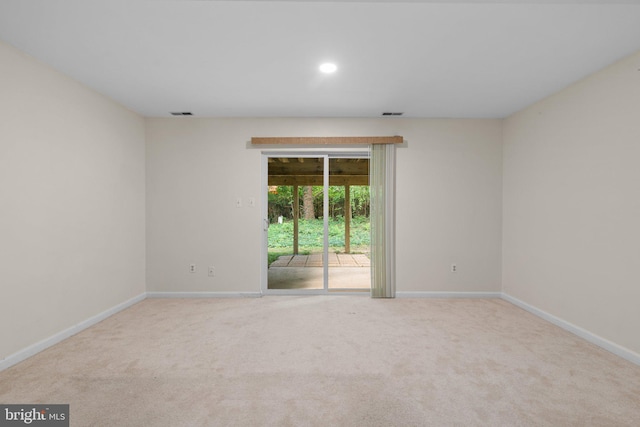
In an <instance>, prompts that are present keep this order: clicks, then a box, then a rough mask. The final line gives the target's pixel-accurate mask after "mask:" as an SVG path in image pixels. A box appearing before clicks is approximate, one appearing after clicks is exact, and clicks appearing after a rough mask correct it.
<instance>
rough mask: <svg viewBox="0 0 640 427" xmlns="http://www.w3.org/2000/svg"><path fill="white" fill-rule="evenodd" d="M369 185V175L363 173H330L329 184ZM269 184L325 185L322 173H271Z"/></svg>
mask: <svg viewBox="0 0 640 427" xmlns="http://www.w3.org/2000/svg"><path fill="white" fill-rule="evenodd" d="M347 184H348V185H369V177H368V176H363V175H337V176H331V175H329V185H331V186H334V185H335V186H342V185H347ZM268 185H270V186H272V185H300V186H304V185H315V186H322V185H324V178H323V177H322V175H269V182H268Z"/></svg>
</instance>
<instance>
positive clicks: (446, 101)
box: [0, 0, 640, 117]
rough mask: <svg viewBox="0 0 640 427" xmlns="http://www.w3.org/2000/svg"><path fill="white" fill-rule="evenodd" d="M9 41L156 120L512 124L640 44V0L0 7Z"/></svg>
mask: <svg viewBox="0 0 640 427" xmlns="http://www.w3.org/2000/svg"><path fill="white" fill-rule="evenodd" d="M0 39H2V40H4V41H5V42H7V43H9V44H11V45H13V46H15V47H17V48H18V49H20V50H22V51H24V52H27V53H28V54H30V55H32V56H34V57H36V58H38V59H39V60H41V61H44V62H46V63H48V64H50V65H51V66H53V67H54V68H56V69H58V70H60V71H62V72H63V73H65V74H67V75H70V76H72V77H74V78H75V79H77V80H79V81H81V82H83V83H84V84H86V85H88V86H90V87H92V88H94V89H95V90H97V91H98V92H101V93H103V94H105V95H107V96H109V97H111V98H113V99H115V100H116V101H118V102H120V103H121V104H123V105H125V106H127V107H128V108H130V109H132V110H134V111H137V112H139V113H141V114H143V115H145V116H168V115H169V112H170V111H192V112H193V113H194V115H196V116H201V117H202V116H220V117H237V116H243V117H273V116H282V117H377V116H380V114H381V113H382V112H383V111H400V112H404V113H405V117H505V116H508V115H509V114H511V113H513V112H515V111H518V110H520V109H522V108H523V107H526V106H527V105H529V104H531V103H533V102H535V101H537V100H539V99H541V98H544V97H545V96H547V95H550V94H552V93H554V92H556V91H558V90H559V89H562V88H563V87H566V86H567V85H569V84H571V83H572V82H575V81H576V80H579V79H580V78H582V77H584V76H586V75H589V74H591V73H593V72H595V71H597V70H599V69H601V68H603V67H605V66H606V65H608V64H610V63H612V62H614V61H616V60H618V59H620V58H622V57H624V56H626V55H628V54H631V53H633V52H635V51H638V50H640V2H638V1H630V0H628V1H618V2H615V1H595V0H592V1H582V2H581V1H566V0H565V1H563V2H552V1H538V2H531V1H522V0H516V1H510V2H509V1H502V2H500V1H482V0H476V1H466V2H464V1H449V2H438V1H419V0H414V1H368V2H367V1H341V2H340V1H336V2H329V1H268V0H262V1H207V0H200V1H193V0H146V1H145V0H127V1H121V0H115V1H114V0H110V1H108V0H105V1H95V0H94V1H87V0H0ZM329 60H330V61H334V62H335V63H337V65H338V67H339V68H338V71H337V72H336V73H335V74H333V75H321V74H320V73H319V72H318V65H319V64H320V63H321V62H323V61H329ZM639 68H640V64H639ZM0 72H1V71H0Z"/></svg>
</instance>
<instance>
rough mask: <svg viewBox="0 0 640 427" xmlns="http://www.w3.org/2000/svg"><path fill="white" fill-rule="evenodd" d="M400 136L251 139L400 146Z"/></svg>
mask: <svg viewBox="0 0 640 427" xmlns="http://www.w3.org/2000/svg"><path fill="white" fill-rule="evenodd" d="M402 141H403V138H402V136H327V137H316V136H310V137H256V136H254V137H252V138H251V144H254V145H360V144H365V145H369V144H402Z"/></svg>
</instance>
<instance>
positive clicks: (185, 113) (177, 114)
mask: <svg viewBox="0 0 640 427" xmlns="http://www.w3.org/2000/svg"><path fill="white" fill-rule="evenodd" d="M171 115H172V116H193V113H192V112H191V111H176V112H172V113H171Z"/></svg>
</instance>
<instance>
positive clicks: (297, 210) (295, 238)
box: [293, 185, 300, 255]
mask: <svg viewBox="0 0 640 427" xmlns="http://www.w3.org/2000/svg"><path fill="white" fill-rule="evenodd" d="M299 216H300V196H299V192H298V186H297V185H294V186H293V254H294V255H298V234H299V233H298V217H299Z"/></svg>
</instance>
